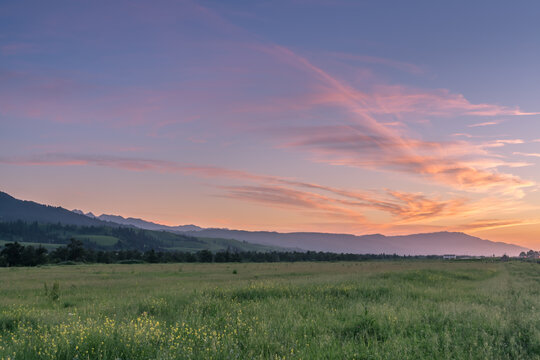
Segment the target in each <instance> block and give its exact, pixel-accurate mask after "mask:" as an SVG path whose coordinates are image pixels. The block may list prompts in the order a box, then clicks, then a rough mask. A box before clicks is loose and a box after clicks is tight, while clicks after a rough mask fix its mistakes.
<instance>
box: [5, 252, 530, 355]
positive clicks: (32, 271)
mask: <svg viewBox="0 0 540 360" xmlns="http://www.w3.org/2000/svg"><path fill="white" fill-rule="evenodd" d="M233 270H237V274H233ZM0 278H1V279H2V280H4V281H1V282H0V294H2V296H1V297H0V335H1V336H2V337H1V338H0V359H2V358H7V357H8V356H10V357H11V358H12V359H13V358H14V359H53V358H58V359H73V358H74V357H77V356H78V358H89V359H115V358H122V359H127V358H129V359H184V358H186V359H187V358H198V359H209V358H217V359H231V358H242V359H252V358H265V359H268V358H287V359H289V358H300V359H355V358H356V359H445V358H448V359H538V358H540V313H539V312H538V311H537V309H539V308H540V297H539V296H538V293H539V292H540V265H538V264H534V263H517V262H511V263H482V262H452V261H449V262H443V261H435V262H428V261H396V262H362V263H278V264H156V265H86V266H82V265H81V266H71V267H60V266H50V267H43V268H19V269H6V268H4V269H0ZM54 281H58V282H59V284H60V292H59V294H60V297H59V299H58V300H56V301H53V300H51V297H50V296H45V294H44V291H43V283H44V282H47V283H48V284H49V288H50V287H51V283H52V282H54Z"/></svg>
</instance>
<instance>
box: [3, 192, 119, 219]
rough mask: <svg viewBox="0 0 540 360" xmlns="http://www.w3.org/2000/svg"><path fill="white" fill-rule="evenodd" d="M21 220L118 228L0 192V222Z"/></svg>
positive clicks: (59, 208) (60, 208) (62, 209)
mask: <svg viewBox="0 0 540 360" xmlns="http://www.w3.org/2000/svg"><path fill="white" fill-rule="evenodd" d="M16 220H23V221H26V222H34V221H37V222H38V223H61V224H66V225H79V226H118V225H117V224H114V223H109V222H105V221H102V220H99V219H93V218H91V217H89V216H85V215H81V214H77V213H74V212H73V211H69V210H67V209H64V208H62V207H54V206H49V205H42V204H38V203H36V202H33V201H25V200H19V199H16V198H14V197H13V196H11V195H8V194H6V193H5V192H1V191H0V221H4V222H6V221H16Z"/></svg>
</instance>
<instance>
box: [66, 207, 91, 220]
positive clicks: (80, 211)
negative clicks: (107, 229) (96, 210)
mask: <svg viewBox="0 0 540 360" xmlns="http://www.w3.org/2000/svg"><path fill="white" fill-rule="evenodd" d="M71 211H73V212H74V213H75V214H79V215H85V216H88V217H90V218H92V219H95V218H97V216H96V215H94V214H92V212H91V211H89V212H87V213H86V214H85V213H84V212H83V211H82V210H77V209H73V210H71Z"/></svg>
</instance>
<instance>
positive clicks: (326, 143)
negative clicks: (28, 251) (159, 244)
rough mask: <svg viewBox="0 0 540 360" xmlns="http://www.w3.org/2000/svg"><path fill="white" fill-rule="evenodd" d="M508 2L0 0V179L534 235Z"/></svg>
mask: <svg viewBox="0 0 540 360" xmlns="http://www.w3.org/2000/svg"><path fill="white" fill-rule="evenodd" d="M465 4H467V5H466V7H467V13H468V15H467V16H464V15H463V11H462V8H463V7H464V6H465ZM487 4H489V5H488V6H486V5H487ZM521 4H522V5H518V4H512V5H511V6H510V4H507V5H506V6H504V5H502V4H500V5H499V4H495V3H491V2H490V3H487V2H486V3H481V2H478V3H465V2H449V3H447V4H440V3H438V4H437V5H436V7H435V4H434V3H433V4H432V3H431V2H416V3H414V4H413V3H409V2H396V3H394V4H393V5H392V6H391V7H389V6H388V4H385V3H383V2H365V3H363V2H357V1H351V2H348V1H344V2H336V3H335V4H334V3H333V2H326V1H314V2H309V1H291V2H289V1H286V2H280V1H278V2H269V3H267V2H241V1H238V2H229V1H226V2H220V1H201V2H198V1H180V2H178V1H152V2H145V1H103V2H87V3H80V2H55V3H54V4H53V3H51V2H43V1H34V2H33V3H32V4H30V3H28V2H24V3H23V2H4V3H2V4H0V59H1V60H0V151H1V152H0V174H1V182H0V185H1V188H0V191H5V192H7V193H9V194H11V195H13V196H16V197H17V198H20V199H28V200H33V201H38V202H41V203H45V204H51V205H55V206H62V207H65V208H67V209H74V208H77V209H82V210H83V211H85V212H88V211H91V212H93V213H94V214H102V213H106V214H117V215H122V216H126V217H128V216H129V217H137V218H143V219H146V220H149V221H154V222H158V223H162V224H166V225H181V224H196V225H199V226H202V227H227V228H231V229H245V230H271V231H321V232H335V233H351V234H358V235H360V234H371V233H382V234H388V235H396V234H410V233H420V232H433V231H461V232H466V233H468V234H471V235H474V236H478V237H481V238H485V239H489V240H493V241H504V242H509V243H514V244H519V245H523V246H526V247H529V248H534V249H538V248H540V236H538V234H540V211H539V210H540V192H538V190H539V182H540V170H539V165H540V139H539V138H540V121H539V120H540V102H538V94H539V93H540V72H539V69H540V68H539V67H538V64H540V43H539V42H538V34H539V33H540V23H539V22H538V21H534V20H533V19H534V17H535V16H536V15H535V14H538V10H540V5H536V4H532V3H529V4H528V5H527V6H525V3H521ZM529 6H535V7H536V9H529V8H528V7H529ZM524 18H525V19H528V21H524ZM413 25H414V26H413Z"/></svg>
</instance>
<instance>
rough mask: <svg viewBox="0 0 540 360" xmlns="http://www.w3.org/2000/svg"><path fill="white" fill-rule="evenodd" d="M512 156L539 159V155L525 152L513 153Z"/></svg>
mask: <svg viewBox="0 0 540 360" xmlns="http://www.w3.org/2000/svg"><path fill="white" fill-rule="evenodd" d="M512 154H514V155H520V156H530V157H540V153H525V152H519V151H515V152H513V153H512Z"/></svg>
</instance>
